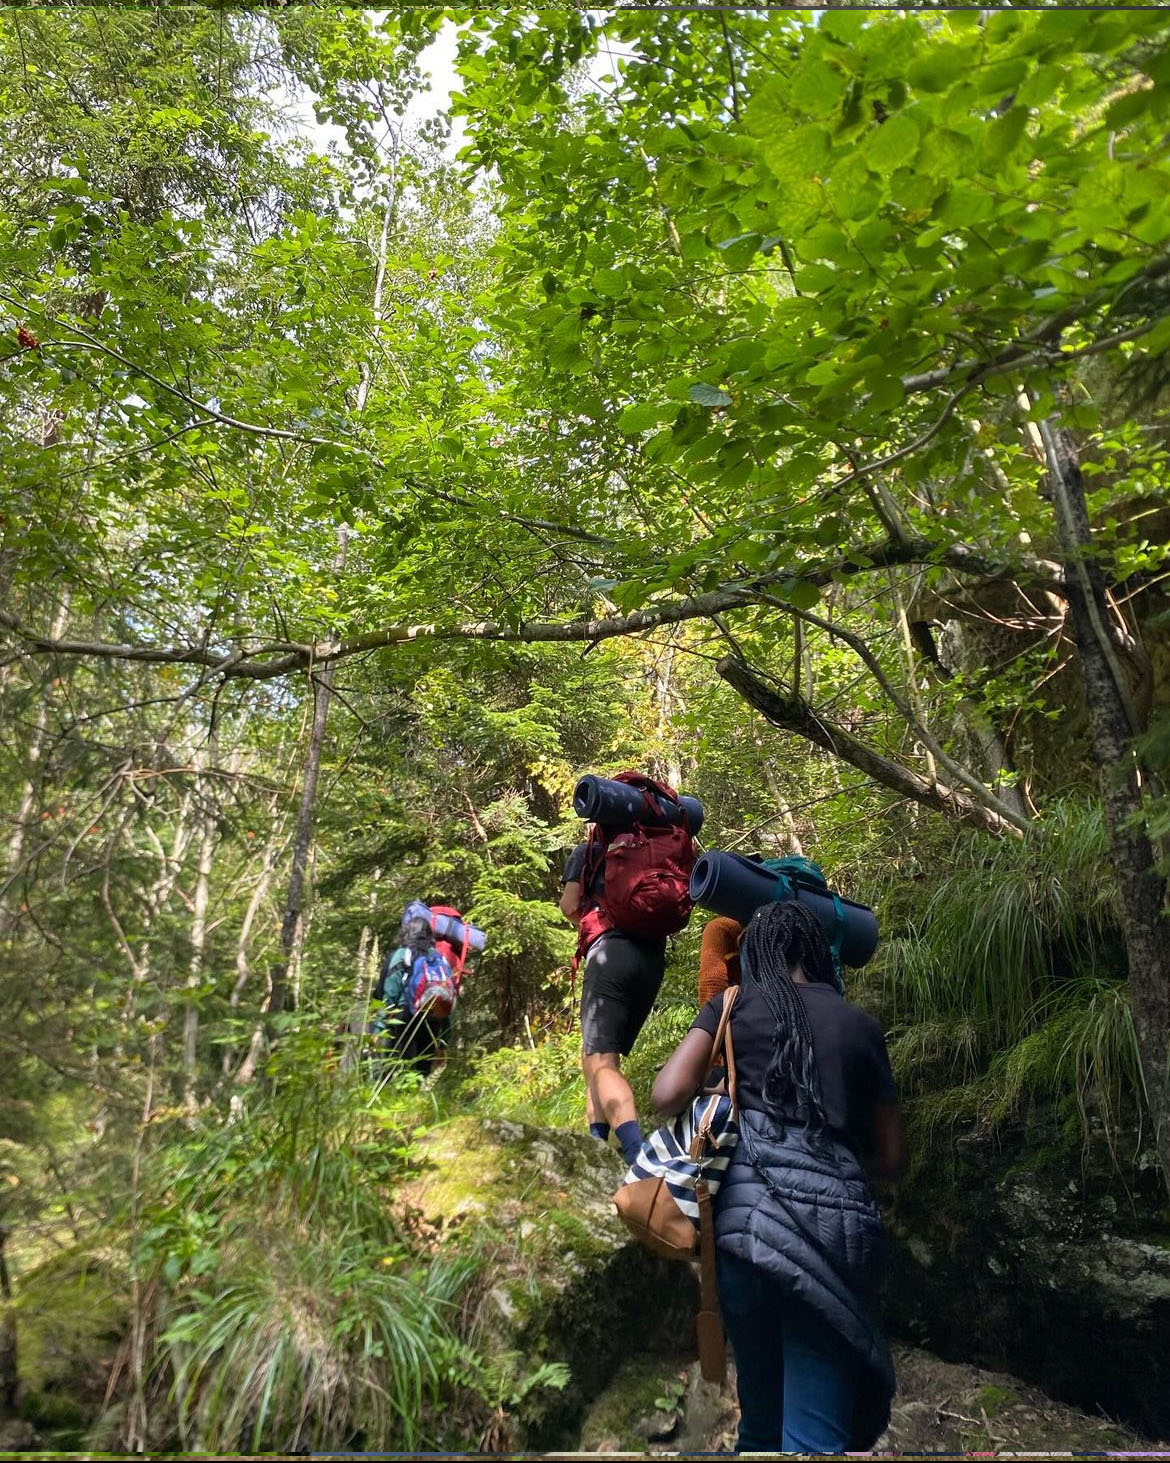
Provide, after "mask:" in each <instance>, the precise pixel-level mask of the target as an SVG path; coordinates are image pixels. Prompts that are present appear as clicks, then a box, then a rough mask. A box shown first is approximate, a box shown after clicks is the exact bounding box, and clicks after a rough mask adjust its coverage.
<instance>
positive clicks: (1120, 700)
mask: <svg viewBox="0 0 1170 1463" xmlns="http://www.w3.org/2000/svg"><path fill="white" fill-rule="evenodd" d="M1037 436H1038V439H1039V442H1040V445H1041V446H1042V450H1043V453H1044V458H1045V461H1046V463H1047V467H1048V491H1049V496H1050V498H1051V501H1052V505H1053V508H1054V510H1055V516H1056V525H1057V531H1058V534H1059V537H1060V545H1061V552H1062V556H1063V558H1064V561H1065V565H1066V573H1067V580H1068V599H1069V612H1070V618H1071V620H1072V626H1073V633H1074V635H1075V637H1076V642H1077V647H1078V657H1079V661H1080V667H1081V677H1082V680H1083V683H1084V692H1085V708H1086V711H1087V714H1088V720H1089V731H1090V736H1091V739H1092V750H1093V757H1094V760H1095V761H1096V763H1097V766H1098V767H1099V769H1100V779H1101V797H1102V801H1103V803H1104V805H1105V817H1106V821H1107V824H1108V827H1109V837H1110V842H1111V845H1112V849H1113V866H1114V870H1115V874H1116V878H1117V887H1118V891H1119V893H1120V896H1121V927H1122V934H1123V936H1124V939H1125V949H1126V956H1127V958H1128V962H1129V985H1130V998H1131V1004H1132V1008H1133V1024H1134V1031H1135V1032H1136V1035H1137V1044H1138V1051H1139V1053H1140V1056H1141V1062H1142V1072H1143V1076H1144V1078H1145V1086H1146V1094H1147V1097H1148V1099H1149V1106H1150V1116H1151V1118H1152V1121H1153V1125H1154V1135H1155V1141H1156V1143H1157V1149H1158V1157H1159V1160H1160V1162H1161V1165H1162V1176H1163V1180H1164V1181H1165V1182H1166V1184H1167V1187H1170V1071H1168V1065H1167V1064H1168V1059H1170V918H1167V915H1166V908H1165V904H1166V881H1165V880H1164V879H1163V878H1162V877H1161V875H1159V874H1158V872H1157V870H1156V868H1155V862H1156V858H1155V853H1154V849H1153V846H1152V845H1151V843H1150V840H1149V838H1148V836H1147V834H1146V832H1145V823H1144V819H1143V809H1142V769H1141V766H1140V764H1139V762H1138V759H1137V756H1136V753H1135V751H1134V746H1133V737H1134V732H1135V730H1136V727H1135V726H1134V724H1133V708H1132V701H1131V698H1130V693H1129V687H1128V683H1127V682H1126V681H1125V677H1124V672H1123V671H1122V668H1121V665H1120V662H1119V658H1118V656H1117V653H1116V650H1115V648H1114V646H1113V644H1112V641H1111V640H1110V638H1109V611H1108V604H1107V601H1106V595H1105V583H1104V578H1103V576H1102V574H1101V570H1100V567H1099V565H1098V563H1097V560H1096V558H1095V557H1094V555H1093V553H1092V533H1091V530H1090V527H1089V514H1088V509H1087V508H1086V506H1085V489H1084V480H1083V478H1082V476H1081V468H1080V463H1079V461H1078V459H1077V454H1076V450H1075V448H1074V446H1073V443H1072V441H1071V439H1070V437H1069V435H1068V434H1067V433H1066V432H1065V431H1063V430H1062V429H1061V428H1060V427H1059V425H1058V424H1057V423H1056V422H1055V421H1047V422H1044V423H1043V424H1042V425H1041V427H1040V430H1039V432H1038V434H1037Z"/></svg>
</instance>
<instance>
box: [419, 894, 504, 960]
mask: <svg viewBox="0 0 1170 1463" xmlns="http://www.w3.org/2000/svg"><path fill="white" fill-rule="evenodd" d="M402 919H403V923H405V922H406V921H407V920H408V919H425V920H427V921H428V923H429V924H430V926H431V929H433V930H434V932H435V934H436V935H438V937H439V938H440V939H441V940H450V942H451V944H452V945H462V944H463V941H464V938H465V937H466V940H467V948H468V949H469V950H482V949H483V948H484V946H485V945H486V944H487V935H485V934H484V932H483V931H482V930H480V929H476V927H475V925H467V924H464V923H463V922H462V920H457V919H454V918H453V917H452V916H451V915H449V914H435V913H434V912H433V911H432V909H431V907H430V905H429V904H424V903H423V902H422V900H421V899H416V900H414V901H413V902H412V903H410V904H408V905H407V906H406V909H405V911H404V913H403V916H402Z"/></svg>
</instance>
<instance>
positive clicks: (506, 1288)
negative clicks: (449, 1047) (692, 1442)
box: [400, 1117, 698, 1451]
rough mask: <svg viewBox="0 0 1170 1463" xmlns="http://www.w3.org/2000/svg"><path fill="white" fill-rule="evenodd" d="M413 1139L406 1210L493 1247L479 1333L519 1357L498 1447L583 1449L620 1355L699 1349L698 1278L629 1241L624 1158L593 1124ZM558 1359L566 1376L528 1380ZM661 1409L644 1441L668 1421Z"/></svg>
mask: <svg viewBox="0 0 1170 1463" xmlns="http://www.w3.org/2000/svg"><path fill="white" fill-rule="evenodd" d="M418 1147H419V1152H420V1168H419V1172H418V1174H417V1176H416V1177H415V1178H414V1179H413V1180H412V1181H411V1182H410V1183H409V1184H407V1185H405V1186H404V1188H403V1189H402V1190H401V1193H400V1201H401V1203H402V1206H403V1213H404V1217H405V1218H406V1219H407V1220H408V1222H410V1223H413V1224H414V1225H416V1226H418V1225H420V1224H422V1225H425V1226H428V1227H429V1228H430V1229H431V1231H432V1232H433V1233H434V1234H435V1235H436V1236H437V1237H438V1236H444V1237H447V1238H446V1239H445V1241H444V1242H454V1243H457V1244H460V1245H472V1246H474V1248H475V1249H476V1250H478V1252H479V1253H481V1254H485V1255H486V1256H487V1259H486V1262H485V1264H484V1266H483V1267H482V1273H483V1275H484V1277H485V1278H484V1280H483V1284H482V1287H481V1294H480V1296H479V1300H478V1314H477V1318H476V1324H475V1327H474V1332H475V1337H476V1344H477V1345H478V1346H480V1347H486V1349H487V1350H488V1351H489V1353H491V1354H494V1355H495V1356H497V1357H499V1358H502V1359H506V1358H508V1357H513V1358H515V1370H514V1376H513V1379H512V1381H511V1382H510V1383H509V1384H508V1385H507V1386H504V1387H502V1388H501V1395H502V1398H503V1405H502V1408H501V1411H503V1412H506V1414H507V1418H506V1426H505V1425H504V1423H503V1420H501V1425H500V1426H498V1427H496V1428H495V1429H494V1430H493V1432H492V1436H491V1438H490V1442H491V1444H492V1445H493V1446H495V1447H497V1448H505V1447H512V1448H524V1449H529V1450H533V1451H538V1450H549V1449H553V1448H564V1447H570V1446H573V1447H575V1446H576V1445H577V1439H578V1438H579V1436H580V1431H581V1421H582V1417H583V1416H584V1414H585V1411H586V1409H587V1407H588V1406H589V1405H590V1404H591V1403H592V1402H594V1401H595V1400H596V1399H597V1398H598V1397H599V1396H600V1394H601V1393H602V1392H603V1391H604V1389H605V1387H606V1386H607V1384H608V1383H609V1381H610V1380H611V1378H612V1377H613V1376H614V1374H615V1373H616V1372H617V1371H618V1369H619V1368H620V1367H621V1366H622V1365H623V1363H625V1362H626V1361H628V1360H629V1359H630V1358H634V1357H641V1356H643V1355H644V1354H647V1353H649V1354H650V1355H651V1356H654V1355H679V1354H681V1355H683V1356H687V1355H688V1354H689V1355H692V1356H693V1354H694V1332H695V1313H696V1310H697V1306H698V1285H697V1280H696V1277H695V1275H694V1274H693V1272H692V1269H691V1267H689V1266H687V1265H680V1264H671V1263H669V1262H667V1261H663V1260H658V1259H656V1258H655V1257H653V1256H652V1255H650V1254H648V1253H647V1252H646V1251H645V1250H643V1249H642V1248H641V1247H640V1246H639V1245H637V1244H636V1243H634V1241H633V1240H631V1239H630V1237H629V1234H628V1232H627V1230H626V1229H625V1227H624V1226H623V1225H622V1223H621V1221H620V1220H619V1219H618V1217H617V1213H616V1211H615V1209H614V1207H613V1204H612V1202H611V1198H610V1196H611V1194H612V1193H613V1191H614V1189H615V1188H616V1187H617V1184H618V1181H619V1180H620V1178H621V1176H622V1173H623V1172H624V1169H625V1166H624V1164H623V1162H622V1160H621V1159H620V1157H619V1156H618V1155H617V1153H616V1152H614V1151H613V1150H612V1149H607V1148H605V1147H603V1146H602V1145H601V1144H600V1143H598V1142H596V1141H595V1140H594V1139H593V1138H590V1137H589V1136H587V1135H585V1134H577V1133H572V1132H565V1131H561V1130H550V1129H544V1128H532V1127H527V1126H525V1125H524V1124H521V1123H513V1122H506V1121H503V1120H498V1119H483V1118H478V1117H458V1118H454V1119H452V1120H450V1121H448V1122H445V1123H442V1124H441V1125H439V1126H436V1127H434V1128H431V1129H429V1130H428V1131H427V1132H426V1133H425V1134H424V1135H423V1136H422V1137H421V1138H419V1140H418ZM555 1363H560V1364H561V1365H563V1366H564V1367H566V1368H567V1369H568V1381H567V1382H566V1384H565V1385H564V1386H563V1387H560V1388H558V1387H557V1386H555V1385H547V1384H537V1385H532V1386H528V1384H527V1379H530V1378H532V1377H533V1376H534V1375H537V1374H538V1370H539V1368H541V1367H547V1366H548V1365H549V1364H555ZM505 1393H506V1394H507V1395H504V1394H505ZM650 1400H651V1402H653V1399H652V1398H651V1399H650ZM654 1410H655V1409H654V1408H653V1407H650V1408H649V1410H648V1412H647V1413H646V1415H645V1417H644V1419H643V1420H644V1421H645V1422H646V1428H647V1430H646V1431H644V1432H643V1433H642V1434H641V1438H642V1442H643V1444H646V1443H648V1442H649V1437H650V1431H652V1430H653V1429H654V1428H655V1427H656V1426H660V1425H661V1426H665V1425H666V1422H665V1419H659V1420H658V1421H657V1422H656V1421H655V1420H654V1418H653V1416H652V1414H653V1412H654Z"/></svg>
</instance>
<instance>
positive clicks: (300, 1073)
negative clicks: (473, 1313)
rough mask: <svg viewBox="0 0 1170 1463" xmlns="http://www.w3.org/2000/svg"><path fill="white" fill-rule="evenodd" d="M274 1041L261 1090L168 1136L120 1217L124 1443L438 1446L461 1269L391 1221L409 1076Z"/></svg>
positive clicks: (311, 1043) (402, 1162)
mask: <svg viewBox="0 0 1170 1463" xmlns="http://www.w3.org/2000/svg"><path fill="white" fill-rule="evenodd" d="M322 1055H323V1053H322V1050H321V1049H320V1043H319V1042H318V1041H315V1040H313V1039H311V1038H306V1039H300V1038H291V1039H286V1041H285V1042H283V1043H282V1045H281V1048H280V1050H279V1059H278V1064H277V1069H276V1070H275V1071H274V1072H272V1073H271V1074H270V1075H271V1079H272V1080H271V1085H270V1087H269V1089H268V1090H267V1091H266V1092H263V1093H261V1092H253V1093H251V1094H249V1096H248V1099H247V1100H246V1102H245V1103H243V1104H242V1105H237V1109H236V1111H235V1112H234V1114H233V1115H232V1116H231V1117H229V1118H228V1119H227V1120H226V1121H225V1120H224V1117H223V1115H222V1114H208V1115H206V1116H203V1117H201V1118H199V1119H198V1120H194V1121H191V1120H186V1121H184V1122H182V1123H179V1122H171V1123H169V1124H167V1126H166V1131H165V1134H163V1135H160V1136H162V1137H163V1141H161V1142H160V1143H159V1144H158V1146H157V1148H155V1149H154V1151H153V1153H152V1154H151V1155H150V1156H149V1158H148V1160H147V1161H145V1162H144V1165H143V1185H142V1194H141V1199H140V1202H139V1204H138V1205H137V1207H136V1212H132V1213H131V1215H130V1216H129V1219H128V1223H129V1225H130V1233H131V1258H132V1267H133V1271H134V1275H135V1294H136V1296H137V1300H136V1305H135V1314H134V1315H133V1316H132V1318H131V1327H130V1337H129V1339H128V1342H127V1344H126V1346H125V1347H124V1348H123V1354H122V1357H121V1360H120V1364H119V1366H118V1368H117V1369H116V1373H115V1378H114V1383H113V1391H114V1394H115V1396H116V1397H117V1399H118V1405H117V1415H116V1417H115V1418H114V1419H113V1421H114V1422H115V1423H116V1427H117V1432H118V1434H119V1438H120V1441H121V1442H122V1443H124V1444H125V1445H128V1446H137V1447H141V1446H143V1445H144V1444H145V1445H149V1446H154V1447H176V1446H177V1447H178V1448H180V1449H182V1450H184V1451H189V1450H197V1451H204V1450H206V1451H211V1452H226V1453H232V1452H241V1451H243V1452H257V1451H271V1450H278V1451H281V1450H296V1449H302V1450H304V1449H311V1450H314V1451H317V1450H323V1449H331V1448H333V1449H335V1448H346V1447H348V1448H354V1447H357V1448H373V1449H383V1448H392V1449H395V1450H410V1449H414V1448H418V1447H423V1446H426V1445H431V1446H433V1445H435V1444H436V1443H438V1442H443V1441H448V1442H449V1441H451V1440H452V1426H451V1423H452V1420H451V1418H450V1417H449V1416H445V1415H444V1407H443V1404H444V1399H449V1398H450V1397H451V1396H452V1395H453V1394H454V1393H455V1392H456V1391H457V1390H461V1391H462V1392H464V1393H466V1392H467V1391H468V1390H469V1389H470V1390H471V1391H473V1392H474V1390H475V1384H476V1378H477V1377H478V1376H479V1372H480V1370H481V1369H480V1368H479V1367H478V1365H477V1358H476V1357H475V1356H474V1354H473V1353H471V1352H470V1351H469V1349H468V1348H467V1346H466V1345H465V1344H464V1342H463V1341H462V1340H461V1338H460V1335H459V1327H458V1316H459V1307H458V1301H459V1299H460V1296H461V1293H462V1292H463V1291H464V1289H465V1288H466V1285H467V1283H468V1281H469V1279H470V1278H471V1274H472V1271H473V1269H474V1263H475V1262H474V1260H473V1259H472V1258H469V1257H467V1256H466V1255H457V1254H448V1253H446V1252H433V1251H431V1250H428V1248H427V1247H426V1246H424V1245H420V1244H418V1243H416V1242H415V1238H414V1237H413V1236H412V1235H411V1234H410V1233H409V1232H407V1231H406V1230H405V1229H404V1228H403V1226H402V1222H401V1221H400V1220H399V1219H396V1217H395V1208H394V1204H393V1199H394V1190H395V1186H396V1184H397V1183H398V1182H399V1181H400V1180H401V1179H402V1178H403V1177H404V1176H405V1175H407V1174H408V1173H409V1171H410V1168H411V1163H412V1158H413V1145H412V1139H411V1135H410V1131H409V1128H408V1126H407V1124H406V1123H405V1122H404V1106H406V1107H413V1113H412V1119H413V1120H414V1121H417V1116H418V1109H419V1090H418V1089H419V1083H418V1079H417V1077H416V1076H415V1074H413V1073H405V1072H399V1073H398V1074H396V1080H394V1081H391V1082H383V1083H373V1084H371V1083H370V1082H369V1081H368V1080H366V1076H365V1075H363V1074H361V1073H351V1074H348V1075H347V1074H344V1073H337V1072H333V1071H330V1070H329V1069H328V1068H327V1066H326V1065H325V1064H324V1062H323V1060H322Z"/></svg>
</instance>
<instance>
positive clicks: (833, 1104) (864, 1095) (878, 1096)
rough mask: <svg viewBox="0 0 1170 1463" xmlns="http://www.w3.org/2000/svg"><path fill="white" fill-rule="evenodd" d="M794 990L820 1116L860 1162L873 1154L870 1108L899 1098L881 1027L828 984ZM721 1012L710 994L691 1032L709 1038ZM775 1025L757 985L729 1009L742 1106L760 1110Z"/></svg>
mask: <svg viewBox="0 0 1170 1463" xmlns="http://www.w3.org/2000/svg"><path fill="white" fill-rule="evenodd" d="M795 989H796V991H797V992H798V994H799V995H800V997H801V999H802V1000H803V1001H804V1008H805V1010H806V1011H807V1012H808V1022H809V1026H810V1027H811V1029H812V1038H813V1052H814V1054H815V1056H816V1062H817V1073H818V1075H819V1077H820V1083H821V1101H822V1102H823V1103H824V1108H825V1117H826V1119H827V1120H828V1123H829V1126H830V1128H832V1130H833V1133H834V1135H835V1136H836V1137H838V1138H840V1139H841V1140H842V1141H843V1142H845V1143H847V1144H848V1145H849V1147H850V1148H852V1149H853V1151H854V1153H856V1154H857V1156H858V1158H860V1159H861V1160H862V1161H863V1162H864V1161H865V1160H866V1159H867V1158H869V1157H870V1155H871V1154H872V1152H873V1146H874V1133H873V1111H874V1108H875V1107H876V1106H877V1104H878V1103H881V1102H893V1101H894V1100H895V1098H896V1096H897V1090H896V1088H895V1086H894V1074H893V1073H892V1072H891V1070H890V1057H889V1053H888V1052H887V1051H886V1039H885V1036H884V1035H883V1034H882V1028H881V1024H880V1022H878V1021H877V1019H876V1018H875V1017H873V1016H871V1015H870V1014H869V1012H868V1011H863V1010H862V1009H861V1008H860V1006H852V1005H850V1003H849V1002H848V1001H846V1000H845V999H844V997H842V996H839V995H838V994H837V992H836V991H835V990H833V988H832V987H831V986H827V985H823V984H820V983H816V984H810V985H796V987H795ZM722 1011H723V997H722V995H718V996H714V997H713V998H712V999H711V1000H709V1001H708V1002H707V1004H706V1005H705V1006H704V1007H703V1009H702V1010H701V1011H700V1012H699V1015H698V1018H697V1019H696V1020H695V1022H694V1025H693V1026H692V1028H691V1029H692V1030H694V1028H695V1027H698V1028H699V1030H700V1031H705V1032H706V1033H707V1035H708V1036H711V1037H713V1036H714V1035H715V1031H716V1028H717V1027H718V1025H719V1017H720V1015H721V1014H722ZM775 1030H776V1018H775V1017H774V1016H773V1015H772V1011H771V1008H770V1007H769V1006H768V1003H767V1001H766V1000H765V999H764V996H763V994H762V993H761V992H760V990H759V989H758V987H755V986H751V985H746V986H744V987H743V989H742V990H741V991H740V994H739V999H738V1000H737V1001H736V1003H735V1009H734V1010H733V1011H732V1013H731V1040H732V1045H733V1046H734V1048H735V1072H736V1095H737V1097H738V1099H739V1105H740V1106H741V1107H743V1108H754V1109H755V1110H756V1111H762V1110H763V1107H764V1098H763V1088H764V1075H765V1073H766V1072H767V1070H768V1063H769V1061H770V1060H771V1057H772V1039H773V1036H774V1035H775ZM787 1116H795V1114H787Z"/></svg>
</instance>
